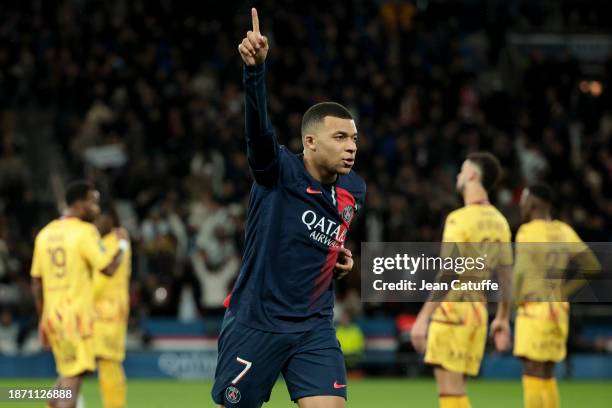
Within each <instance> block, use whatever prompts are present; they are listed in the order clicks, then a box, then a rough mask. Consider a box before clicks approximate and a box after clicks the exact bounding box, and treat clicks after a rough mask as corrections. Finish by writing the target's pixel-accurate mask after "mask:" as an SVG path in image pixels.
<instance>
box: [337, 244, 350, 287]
mask: <svg viewBox="0 0 612 408" xmlns="http://www.w3.org/2000/svg"><path fill="white" fill-rule="evenodd" d="M354 263H355V262H354V261H353V253H352V252H351V251H350V250H349V249H346V248H344V247H342V248H340V252H339V253H338V260H337V262H336V269H335V270H334V277H335V278H336V279H342V278H344V277H345V276H346V275H347V274H348V273H349V272H350V271H351V270H352V269H353V264H354Z"/></svg>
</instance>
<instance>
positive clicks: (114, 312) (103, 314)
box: [93, 302, 127, 362]
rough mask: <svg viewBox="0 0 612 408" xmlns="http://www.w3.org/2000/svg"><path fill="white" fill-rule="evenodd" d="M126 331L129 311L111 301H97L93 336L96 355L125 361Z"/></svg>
mask: <svg viewBox="0 0 612 408" xmlns="http://www.w3.org/2000/svg"><path fill="white" fill-rule="evenodd" d="M126 331H127V311H125V310H124V309H122V308H119V307H118V306H117V305H116V304H113V303H111V302H96V307H95V318H94V336H93V337H94V350H95V355H96V357H101V358H105V359H108V360H113V361H118V362H121V361H123V360H124V358H125V336H126Z"/></svg>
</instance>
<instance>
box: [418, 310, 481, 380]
mask: <svg viewBox="0 0 612 408" xmlns="http://www.w3.org/2000/svg"><path fill="white" fill-rule="evenodd" d="M487 319H488V315H487V309H486V307H485V305H484V304H483V303H479V302H442V303H441V304H440V306H439V307H438V308H437V309H436V311H435V312H434V314H433V316H432V319H431V323H430V324H429V330H428V332H427V351H426V353H425V362H426V363H427V364H431V365H437V366H441V367H442V368H444V369H446V370H448V371H453V372H457V373H463V374H468V375H477V374H478V371H479V370H480V362H481V361H482V356H483V354H484V350H485V345H486V341H487Z"/></svg>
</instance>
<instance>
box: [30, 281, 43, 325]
mask: <svg viewBox="0 0 612 408" xmlns="http://www.w3.org/2000/svg"><path fill="white" fill-rule="evenodd" d="M32 296H33V297H34V304H35V305H36V314H37V315H38V320H40V317H41V316H42V311H43V291H42V280H41V279H40V278H32Z"/></svg>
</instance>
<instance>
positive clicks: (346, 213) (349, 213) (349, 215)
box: [342, 205, 355, 224]
mask: <svg viewBox="0 0 612 408" xmlns="http://www.w3.org/2000/svg"><path fill="white" fill-rule="evenodd" d="M354 214H355V211H354V210H353V207H352V206H350V205H347V206H346V207H344V210H342V218H343V219H344V221H346V222H347V224H350V223H351V220H352V219H353V215H354Z"/></svg>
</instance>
